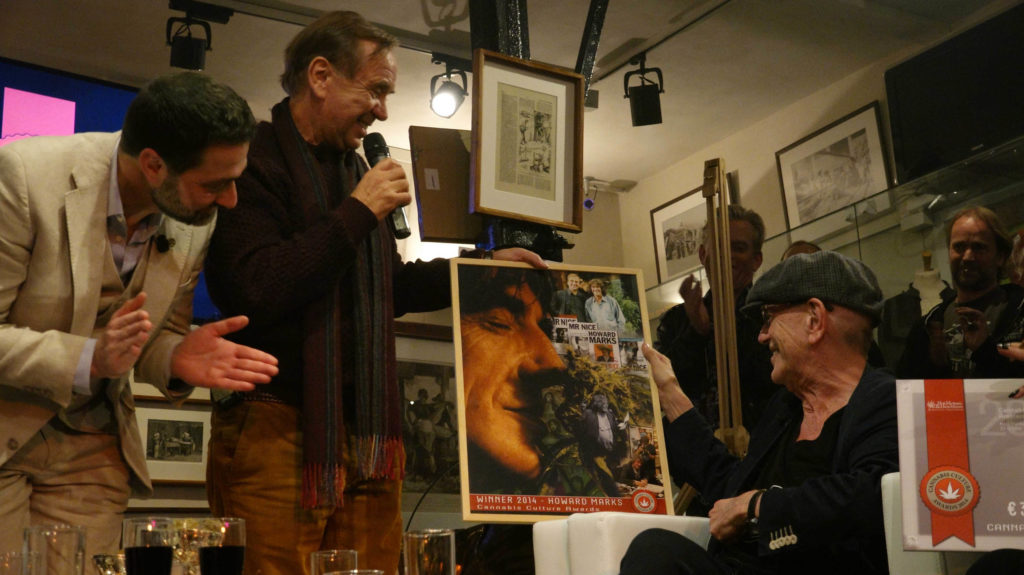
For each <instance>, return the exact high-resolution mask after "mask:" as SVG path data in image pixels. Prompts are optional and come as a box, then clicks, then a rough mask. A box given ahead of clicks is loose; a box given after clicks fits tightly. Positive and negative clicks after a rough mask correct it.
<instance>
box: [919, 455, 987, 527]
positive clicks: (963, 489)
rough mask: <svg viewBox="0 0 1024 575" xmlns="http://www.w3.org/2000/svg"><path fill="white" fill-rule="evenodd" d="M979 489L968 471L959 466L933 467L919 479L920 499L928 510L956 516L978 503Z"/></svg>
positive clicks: (976, 481) (967, 511)
mask: <svg viewBox="0 0 1024 575" xmlns="http://www.w3.org/2000/svg"><path fill="white" fill-rule="evenodd" d="M980 495H981V489H980V488H979V487H978V480H977V479H975V478H974V476H973V475H971V472H970V471H966V470H964V469H960V468H959V467H953V466H944V467H935V468H933V469H931V470H929V471H928V473H926V474H925V475H924V478H922V479H921V500H922V501H924V504H925V506H926V507H928V509H929V510H930V511H932V512H933V513H938V514H940V515H948V516H956V515H964V514H966V513H970V512H971V511H972V510H973V509H974V507H975V506H977V505H978V498H979V496H980Z"/></svg>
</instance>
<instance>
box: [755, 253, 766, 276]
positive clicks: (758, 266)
mask: <svg viewBox="0 0 1024 575" xmlns="http://www.w3.org/2000/svg"><path fill="white" fill-rule="evenodd" d="M754 261H756V262H757V263H756V264H755V265H754V271H755V272H757V270H759V269H761V264H763V263H764V254H762V253H761V252H757V253H756V254H754Z"/></svg>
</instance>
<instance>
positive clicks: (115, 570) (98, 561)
mask: <svg viewBox="0 0 1024 575" xmlns="http://www.w3.org/2000/svg"><path fill="white" fill-rule="evenodd" d="M92 564H93V566H94V567H96V573H97V574H98V575H126V572H125V568H124V553H116V554H110V555H108V554H99V555H93V556H92Z"/></svg>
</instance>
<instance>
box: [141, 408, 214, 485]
mask: <svg viewBox="0 0 1024 575" xmlns="http://www.w3.org/2000/svg"><path fill="white" fill-rule="evenodd" d="M135 416H136V418H137V419H138V422H139V432H140V433H141V435H142V444H143V446H144V447H145V448H146V466H147V467H148V468H149V475H150V478H152V479H153V481H154V482H166V483H182V484H187V483H203V482H205V481H206V459H207V442H208V441H209V438H210V406H209V405H194V406H193V405H184V406H182V407H172V406H167V407H164V406H156V405H146V406H142V405H137V406H136V408H135Z"/></svg>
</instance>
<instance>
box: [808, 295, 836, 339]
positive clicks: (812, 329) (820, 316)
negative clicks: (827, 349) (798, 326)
mask: <svg viewBox="0 0 1024 575" xmlns="http://www.w3.org/2000/svg"><path fill="white" fill-rule="evenodd" d="M806 305H807V308H808V317H807V333H808V337H809V338H810V340H811V342H812V343H817V342H818V341H820V340H821V339H822V338H824V337H825V331H826V329H827V328H828V323H829V321H830V319H831V318H829V315H828V310H827V309H826V308H825V302H823V301H821V300H820V299H818V298H816V297H812V298H811V299H809V300H807V304H806Z"/></svg>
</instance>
